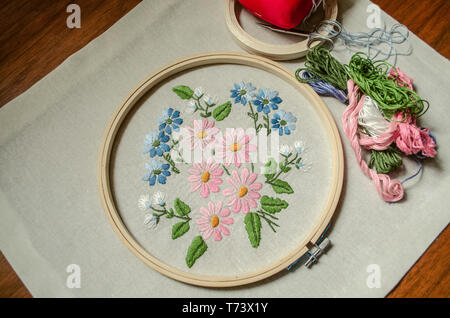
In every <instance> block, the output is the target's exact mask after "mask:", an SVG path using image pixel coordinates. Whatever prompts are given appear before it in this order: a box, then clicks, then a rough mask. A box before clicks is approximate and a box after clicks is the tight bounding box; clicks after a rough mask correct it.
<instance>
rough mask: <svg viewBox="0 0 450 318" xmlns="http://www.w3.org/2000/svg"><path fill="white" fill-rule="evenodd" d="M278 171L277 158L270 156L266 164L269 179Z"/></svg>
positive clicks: (265, 172) (266, 175) (265, 173)
mask: <svg viewBox="0 0 450 318" xmlns="http://www.w3.org/2000/svg"><path fill="white" fill-rule="evenodd" d="M276 172H277V162H276V161H275V159H273V158H270V159H269V161H268V162H267V163H266V164H265V165H264V175H265V177H266V179H267V180H270V179H272V178H273V177H274V176H275V173H276Z"/></svg>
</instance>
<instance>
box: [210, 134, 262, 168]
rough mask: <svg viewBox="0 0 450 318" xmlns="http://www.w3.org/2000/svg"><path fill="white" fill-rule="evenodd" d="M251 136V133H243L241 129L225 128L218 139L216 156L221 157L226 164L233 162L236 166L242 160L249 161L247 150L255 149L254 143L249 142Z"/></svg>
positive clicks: (239, 164) (238, 165)
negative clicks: (222, 134)
mask: <svg viewBox="0 0 450 318" xmlns="http://www.w3.org/2000/svg"><path fill="white" fill-rule="evenodd" d="M253 137H254V136H253V134H245V131H244V130H243V129H235V128H233V129H231V130H227V131H226V132H225V134H224V136H223V137H222V138H219V140H218V143H220V145H218V147H217V148H219V149H216V156H217V158H223V159H224V164H225V165H226V166H229V165H230V164H231V163H232V162H234V164H235V165H236V167H237V168H239V167H240V166H241V163H242V162H250V154H249V152H254V151H256V145H254V144H250V141H251V140H252V138H253Z"/></svg>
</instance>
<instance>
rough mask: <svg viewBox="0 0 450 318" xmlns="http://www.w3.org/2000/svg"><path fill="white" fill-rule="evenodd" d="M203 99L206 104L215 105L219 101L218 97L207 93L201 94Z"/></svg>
mask: <svg viewBox="0 0 450 318" xmlns="http://www.w3.org/2000/svg"><path fill="white" fill-rule="evenodd" d="M203 101H204V102H205V103H206V104H207V105H208V106H211V105H215V104H217V102H218V101H219V98H218V97H217V96H210V95H208V94H205V95H203Z"/></svg>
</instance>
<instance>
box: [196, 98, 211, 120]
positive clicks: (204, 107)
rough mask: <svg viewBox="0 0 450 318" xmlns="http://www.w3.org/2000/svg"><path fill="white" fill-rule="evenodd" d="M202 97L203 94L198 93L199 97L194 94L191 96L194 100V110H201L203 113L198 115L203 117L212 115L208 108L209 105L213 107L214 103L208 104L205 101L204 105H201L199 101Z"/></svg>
mask: <svg viewBox="0 0 450 318" xmlns="http://www.w3.org/2000/svg"><path fill="white" fill-rule="evenodd" d="M202 97H203V94H202V95H200V96H199V97H197V96H195V95H194V96H192V98H193V99H194V101H195V110H194V112H196V111H197V110H201V111H202V112H203V113H200V116H202V117H203V118H206V117H210V116H211V115H212V113H211V112H209V111H208V109H209V108H210V107H213V106H214V104H213V105H208V104H207V103H205V106H202V105H201V102H200V101H201V98H202Z"/></svg>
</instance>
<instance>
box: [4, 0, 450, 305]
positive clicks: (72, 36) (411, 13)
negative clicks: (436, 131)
mask: <svg viewBox="0 0 450 318" xmlns="http://www.w3.org/2000/svg"><path fill="white" fill-rule="evenodd" d="M180 1H181V0H180ZM72 2H75V1H68V0H65V1H63V0H60V1H54V0H15V1H7V2H5V3H2V6H1V8H0V74H1V81H0V105H4V104H6V103H7V102H8V101H10V100H12V99H13V98H15V97H16V96H18V95H20V94H21V93H23V92H24V91H26V90H27V89H28V88H30V87H31V86H32V85H33V84H34V83H36V82H37V81H38V80H40V79H41V78H43V77H44V76H45V75H46V74H48V73H50V72H51V71H52V70H53V69H54V68H56V67H57V66H58V65H59V64H61V63H62V62H63V61H64V60H65V59H66V58H68V57H69V56H70V55H71V54H73V53H75V52H76V51H77V50H79V49H81V48H82V47H84V46H85V45H86V44H88V43H89V42H90V41H92V40H93V39H94V38H96V37H97V36H99V35H100V34H102V33H103V32H104V31H106V30H107V29H108V28H109V27H110V26H111V25H113V24H114V23H115V22H116V21H117V20H119V19H120V18H121V17H122V16H124V15H125V14H126V13H127V12H128V11H130V10H131V9H133V8H134V7H135V6H136V5H137V4H138V3H139V2H140V0H108V1H103V0H77V1H76V3H77V4H78V5H79V6H80V7H81V28H80V29H69V28H67V26H66V18H67V16H68V15H69V14H68V13H66V7H67V6H68V5H69V4H70V3H72ZM373 2H374V3H376V4H378V5H379V6H380V7H381V8H382V9H383V10H384V11H386V12H387V13H388V14H390V15H391V16H392V17H394V18H395V19H397V20H398V21H399V22H400V23H403V24H405V25H406V26H407V27H408V28H409V29H410V30H411V31H412V32H414V33H415V34H416V35H418V36H419V37H420V38H421V39H423V40H424V41H425V42H427V43H428V44H429V45H430V46H432V47H433V48H434V49H436V50H437V51H438V52H439V53H441V54H442V55H443V56H445V57H447V58H449V57H450V32H449V30H450V23H449V17H450V1H448V0H409V1H400V0H396V1H394V0H374V1H373ZM431 110H432V108H431ZM449 241H450V228H449V227H447V228H446V229H445V230H444V231H443V232H442V233H441V234H440V235H439V237H438V238H437V239H436V240H435V241H434V242H433V244H432V245H431V246H430V247H429V248H428V250H427V251H426V252H425V253H424V254H423V255H422V257H421V258H420V259H419V260H418V261H417V263H416V264H415V265H414V266H413V267H412V268H411V270H410V271H409V272H408V273H407V274H406V276H405V277H404V278H403V279H402V280H401V282H400V283H399V284H398V285H397V286H396V287H395V288H394V290H393V291H392V292H391V293H390V294H389V295H388V297H450V275H449V269H450V244H449ZM0 297H31V295H30V293H29V292H28V290H27V289H26V287H25V286H24V285H23V284H22V282H21V281H20V279H19V277H18V276H17V275H16V273H15V272H14V270H13V269H12V268H11V266H10V265H9V264H8V262H7V260H6V259H5V257H4V256H3V254H1V253H0Z"/></svg>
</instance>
